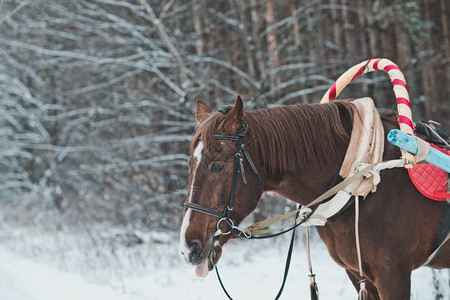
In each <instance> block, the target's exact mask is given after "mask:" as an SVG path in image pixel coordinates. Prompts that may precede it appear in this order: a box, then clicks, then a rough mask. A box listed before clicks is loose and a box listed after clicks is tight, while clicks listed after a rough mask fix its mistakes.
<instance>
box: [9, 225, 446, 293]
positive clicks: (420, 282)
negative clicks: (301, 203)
mask: <svg viewBox="0 0 450 300" xmlns="http://www.w3.org/2000/svg"><path fill="white" fill-rule="evenodd" d="M2 229H3V230H2V231H3V232H2V238H3V240H4V241H5V243H3V244H2V246H1V247H0V259H1V260H0V261H1V262H0V298H1V299H7V300H16V299H17V300H19V299H20V300H22V299H30V300H36V299H39V300H41V299H42V300H53V299H83V300H84V299H226V297H225V295H224V294H223V292H222V290H221V288H220V286H219V283H218V282H217V278H216V276H215V274H214V272H211V273H210V274H209V276H208V277H207V278H206V279H198V278H196V277H195V274H194V268H193V267H191V266H188V265H186V264H185V263H184V261H183V257H182V256H181V255H180V254H179V250H178V244H177V238H178V237H177V235H176V234H175V233H161V232H153V233H148V234H144V233H142V232H139V233H137V235H139V236H140V237H141V238H142V240H141V241H139V242H138V243H129V244H128V246H125V245H124V243H123V241H124V236H123V235H121V234H117V233H110V234H109V235H108V234H105V233H104V232H105V231H103V233H102V234H99V235H96V234H92V232H91V233H89V235H84V234H79V233H78V234H74V235H68V234H67V232H64V233H61V234H59V235H58V234H57V235H55V234H52V235H44V234H42V233H39V234H38V233H35V234H30V232H24V231H22V230H13V231H10V232H9V233H7V232H5V229H6V228H2ZM24 234H25V235H24ZM134 234H136V233H134ZM134 234H133V235H130V236H131V237H135V236H134ZM130 236H128V239H129V238H130ZM19 237H20V238H19ZM117 240H120V241H121V242H120V243H119V244H120V246H119V245H117V243H115V242H117ZM114 241H115V242H114ZM125 244H126V243H125ZM287 247H288V239H287V237H282V238H277V239H274V240H271V241H244V240H238V241H233V242H231V243H230V244H229V245H226V246H225V248H224V253H223V256H222V259H221V261H220V262H219V267H220V271H221V275H222V278H223V280H224V282H225V284H226V286H227V288H228V289H229V292H230V293H231V295H232V296H233V297H234V298H235V299H273V298H274V296H275V295H276V293H277V291H278V288H279V286H280V283H281V280H282V274H283V268H284V261H285V256H286V251H287ZM312 251H313V252H312V259H313V267H314V272H315V273H316V274H317V282H318V286H319V291H320V296H321V299H324V300H326V299H334V300H335V299H357V294H356V292H355V290H354V288H353V286H352V285H351V284H350V281H349V280H348V279H347V276H346V274H345V272H344V270H343V269H341V268H340V267H338V266H337V265H336V264H335V263H334V262H333V261H332V260H331V259H330V257H329V255H328V253H327V251H326V249H325V246H324V245H323V243H322V242H320V241H318V239H317V237H316V241H314V242H313V245H312ZM434 272H435V274H434V275H435V277H437V278H438V279H437V280H433V271H432V270H431V269H429V268H421V269H419V270H417V271H415V272H414V273H413V279H412V299H417V300H418V299H420V300H422V299H423V300H428V299H430V300H431V299H437V298H436V292H435V288H434V285H435V284H439V286H440V290H441V293H443V295H444V298H440V299H450V297H449V295H450V288H449V287H448V283H449V280H450V278H449V270H441V271H434ZM299 298H300V299H308V298H309V278H308V271H307V267H306V258H305V251H304V242H303V240H302V239H301V238H297V241H296V247H295V249H294V255H293V259H292V265H291V271H290V274H289V278H288V280H287V283H286V287H285V292H284V294H283V296H282V299H299Z"/></svg>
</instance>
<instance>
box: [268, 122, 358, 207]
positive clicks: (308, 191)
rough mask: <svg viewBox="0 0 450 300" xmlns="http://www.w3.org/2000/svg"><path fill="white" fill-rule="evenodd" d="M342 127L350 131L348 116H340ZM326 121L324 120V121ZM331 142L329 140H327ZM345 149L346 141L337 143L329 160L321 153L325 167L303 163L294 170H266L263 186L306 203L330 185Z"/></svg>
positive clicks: (293, 199)
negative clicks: (275, 171)
mask: <svg viewBox="0 0 450 300" xmlns="http://www.w3.org/2000/svg"><path fill="white" fill-rule="evenodd" d="M341 117H342V122H343V123H345V125H344V124H343V125H344V127H345V128H346V129H347V130H348V131H347V132H350V130H351V129H350V128H351V125H350V124H351V120H350V116H341ZM324 122H326V120H325V121H324ZM329 142H330V143H331V141H329ZM346 150H347V144H346V143H339V144H338V145H337V149H336V155H335V156H334V157H333V159H331V160H329V159H328V158H329V157H327V155H328V156H329V154H328V153H322V155H323V156H324V160H329V163H327V165H326V167H324V168H317V169H305V168H304V166H303V165H298V166H295V168H294V169H295V170H297V171H295V172H291V171H290V172H284V173H280V174H277V175H272V174H270V173H267V172H266V174H267V175H266V180H265V182H266V183H265V187H266V190H267V191H270V192H275V193H277V194H280V195H282V196H283V197H285V198H288V199H289V200H292V201H294V202H296V203H299V204H302V205H306V204H308V203H309V202H311V201H312V200H314V199H315V198H317V197H318V196H320V195H321V194H322V193H324V192H325V191H326V190H328V188H329V187H330V185H331V183H332V182H333V180H334V178H335V177H336V176H337V175H338V174H339V170H340V167H341V164H342V161H343V158H344V156H345V152H346Z"/></svg>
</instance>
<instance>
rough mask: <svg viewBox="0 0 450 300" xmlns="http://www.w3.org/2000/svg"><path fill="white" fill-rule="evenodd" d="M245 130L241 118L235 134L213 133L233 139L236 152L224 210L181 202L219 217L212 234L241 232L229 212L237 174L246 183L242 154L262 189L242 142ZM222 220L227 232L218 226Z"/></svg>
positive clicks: (220, 139) (246, 128)
mask: <svg viewBox="0 0 450 300" xmlns="http://www.w3.org/2000/svg"><path fill="white" fill-rule="evenodd" d="M247 131H248V125H247V123H246V122H245V119H243V120H242V122H241V127H240V128H239V129H238V130H237V134H236V135H235V136H233V135H221V134H216V135H214V138H215V139H216V140H219V141H234V142H236V153H235V155H234V169H233V180H232V183H231V194H230V199H229V200H228V204H227V205H226V206H225V208H224V210H223V211H222V212H221V211H218V210H214V209H211V208H209V207H206V206H203V205H200V204H196V203H191V202H184V204H183V206H184V208H186V209H188V208H190V209H192V210H194V211H198V212H201V213H204V214H207V215H211V216H214V217H217V218H219V221H218V222H217V230H216V233H215V234H214V236H218V235H227V234H230V233H232V232H233V231H237V232H239V233H242V232H243V231H242V230H241V229H240V228H238V227H237V226H236V222H235V221H234V220H233V219H231V217H230V216H231V212H232V211H233V206H234V199H235V194H236V187H237V183H238V179H239V174H241V176H242V180H243V182H244V184H247V177H246V175H245V170H244V158H243V156H245V158H246V159H247V161H248V163H249V165H250V167H251V168H252V170H253V172H254V173H255V175H256V177H258V180H259V183H260V185H261V189H263V187H264V181H263V179H262V177H261V174H260V173H259V172H258V169H257V168H256V166H255V164H254V163H253V160H252V159H251V157H250V154H249V153H248V151H247V148H246V147H245V144H244V137H245V135H246V134H247ZM223 221H224V222H225V223H227V224H228V225H229V226H230V230H229V231H228V232H222V230H221V229H220V228H219V225H220V223H221V222H223Z"/></svg>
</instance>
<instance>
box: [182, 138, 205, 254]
mask: <svg viewBox="0 0 450 300" xmlns="http://www.w3.org/2000/svg"><path fill="white" fill-rule="evenodd" d="M202 150H203V142H202V141H200V142H199V143H198V145H197V147H196V148H195V150H194V154H193V158H194V161H195V164H194V170H193V172H192V181H191V186H190V187H189V192H188V197H187V202H192V195H193V193H194V192H193V191H194V186H195V175H196V173H197V168H198V166H199V165H200V161H201V160H202ZM191 211H192V210H191V209H187V211H186V214H185V215H184V218H183V223H182V224H181V234H180V250H181V253H183V255H184V257H186V259H188V257H189V252H190V250H189V248H188V246H187V244H186V230H187V228H188V226H189V220H190V218H191Z"/></svg>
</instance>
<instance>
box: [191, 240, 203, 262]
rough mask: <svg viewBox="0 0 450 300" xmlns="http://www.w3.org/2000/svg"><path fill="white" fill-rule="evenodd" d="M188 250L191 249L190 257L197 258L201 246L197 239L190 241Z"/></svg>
mask: <svg viewBox="0 0 450 300" xmlns="http://www.w3.org/2000/svg"><path fill="white" fill-rule="evenodd" d="M190 250H191V257H192V258H193V259H195V258H198V256H199V255H200V252H201V251H202V246H201V244H200V243H199V242H198V241H194V242H192V245H191V249H190Z"/></svg>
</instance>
